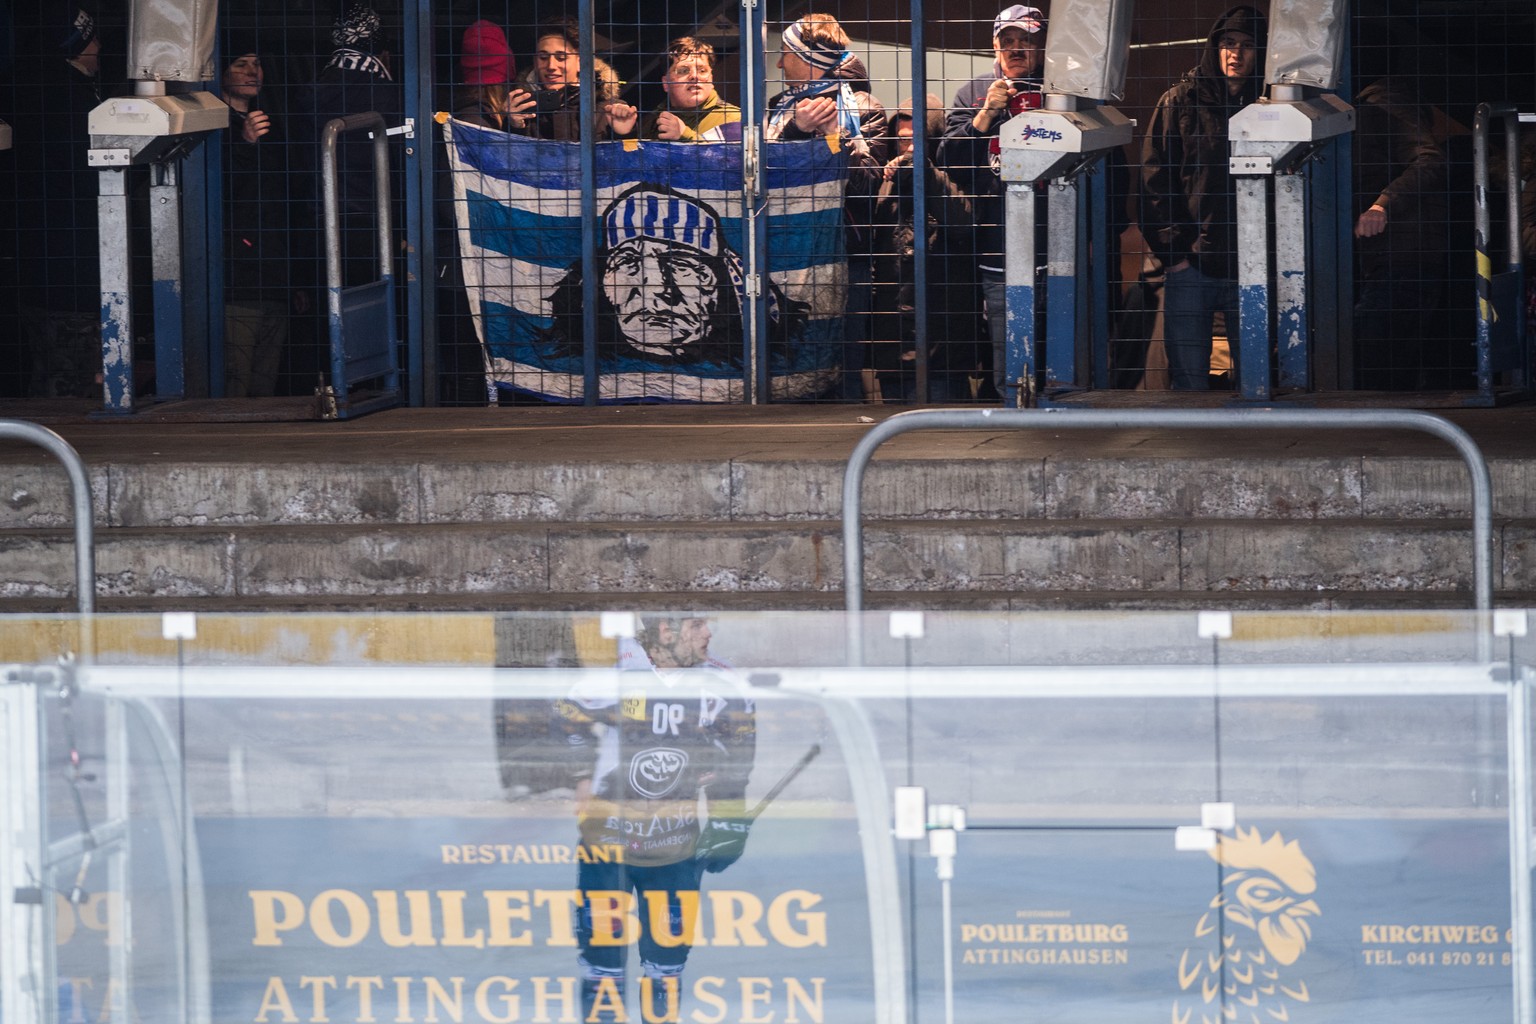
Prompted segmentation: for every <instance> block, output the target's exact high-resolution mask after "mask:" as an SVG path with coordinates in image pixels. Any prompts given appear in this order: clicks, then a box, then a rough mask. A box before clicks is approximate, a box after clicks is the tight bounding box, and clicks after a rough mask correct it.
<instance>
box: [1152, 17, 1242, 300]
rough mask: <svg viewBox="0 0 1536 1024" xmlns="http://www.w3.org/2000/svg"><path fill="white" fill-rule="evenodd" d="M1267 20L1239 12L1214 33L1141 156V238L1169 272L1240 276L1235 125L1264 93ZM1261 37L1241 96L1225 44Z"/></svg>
mask: <svg viewBox="0 0 1536 1024" xmlns="http://www.w3.org/2000/svg"><path fill="white" fill-rule="evenodd" d="M1266 27H1267V26H1266V22H1265V18H1264V15H1263V14H1261V13H1260V12H1259V11H1257V10H1255V9H1254V8H1252V7H1246V6H1242V7H1233V8H1232V9H1231V10H1229V11H1227V12H1226V13H1225V14H1223V15H1222V16H1221V17H1219V18H1217V19H1216V21H1215V23H1214V24H1213V25H1212V26H1211V32H1210V35H1208V36H1207V37H1206V41H1205V49H1204V50H1203V51H1202V52H1201V55H1200V63H1199V65H1197V66H1196V67H1194V68H1191V69H1190V70H1189V71H1188V72H1186V73H1185V75H1184V77H1183V78H1182V79H1180V80H1179V82H1178V83H1177V84H1176V85H1174V87H1173V88H1171V89H1169V90H1168V91H1167V92H1165V93H1164V94H1163V98H1162V99H1160V100H1158V101H1157V109H1156V110H1154V111H1153V113H1152V123H1151V125H1150V126H1149V127H1148V129H1147V137H1146V140H1145V142H1144V143H1143V145H1142V151H1141V177H1142V197H1141V231H1142V234H1143V235H1144V236H1145V237H1146V239H1147V244H1148V245H1149V246H1151V248H1152V250H1153V252H1155V253H1157V255H1158V258H1159V259H1161V260H1162V261H1163V264H1164V266H1167V267H1173V266H1175V265H1177V264H1178V263H1179V262H1180V261H1182V260H1186V259H1187V260H1190V261H1191V262H1193V263H1194V264H1195V265H1196V266H1197V267H1199V269H1200V272H1201V273H1203V274H1206V275H1207V276H1209V277H1219V278H1235V277H1237V196H1236V191H1235V187H1234V185H1233V181H1232V175H1231V172H1230V170H1229V169H1228V160H1229V158H1230V156H1231V154H1230V152H1229V148H1228V145H1227V121H1228V119H1230V118H1231V117H1232V115H1233V114H1235V113H1237V112H1238V111H1239V110H1241V109H1242V108H1243V107H1245V106H1247V105H1248V104H1250V103H1252V102H1254V101H1256V100H1257V99H1258V98H1259V96H1260V95H1261V94H1262V93H1263V89H1264V45H1265V42H1266V37H1267V32H1266ZM1228 32H1245V33H1247V34H1248V35H1251V36H1253V39H1254V45H1255V46H1256V47H1257V50H1258V52H1257V54H1256V59H1255V61H1254V70H1253V74H1252V75H1250V76H1249V77H1248V78H1247V79H1245V80H1244V82H1243V87H1242V88H1241V89H1240V90H1239V91H1238V92H1237V93H1235V94H1234V93H1233V92H1232V91H1231V90H1230V89H1229V88H1228V85H1227V78H1226V76H1225V74H1224V73H1223V72H1222V69H1221V49H1220V47H1219V46H1218V43H1219V42H1220V40H1221V37H1222V36H1223V35H1225V34H1226V33H1228Z"/></svg>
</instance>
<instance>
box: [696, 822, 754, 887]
mask: <svg viewBox="0 0 1536 1024" xmlns="http://www.w3.org/2000/svg"><path fill="white" fill-rule="evenodd" d="M751 828H752V822H751V821H750V820H748V819H746V818H710V819H709V823H708V824H707V825H705V826H704V830H703V831H702V832H700V833H699V843H698V846H697V847H695V852H694V858H695V860H697V861H698V863H699V864H700V865H701V866H702V867H703V868H704V870H705V871H708V872H710V873H711V874H717V873H719V872H721V871H724V870H725V869H726V868H728V867H730V866H731V865H732V864H735V863H736V862H737V861H738V860H740V859H741V855H742V854H743V853H745V852H746V849H747V834H748V831H749V830H750V829H751Z"/></svg>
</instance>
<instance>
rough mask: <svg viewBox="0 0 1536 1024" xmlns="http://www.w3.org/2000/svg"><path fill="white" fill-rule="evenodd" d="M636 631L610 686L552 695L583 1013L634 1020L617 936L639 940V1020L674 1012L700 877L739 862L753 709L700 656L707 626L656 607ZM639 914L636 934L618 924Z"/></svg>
mask: <svg viewBox="0 0 1536 1024" xmlns="http://www.w3.org/2000/svg"><path fill="white" fill-rule="evenodd" d="M636 639H637V640H638V642H639V646H640V648H641V651H638V652H637V651H634V650H633V648H631V650H630V651H629V652H628V656H627V657H625V658H622V659H621V661H622V663H623V665H622V667H633V668H635V669H637V671H633V672H624V673H622V674H621V675H620V677H619V678H620V682H619V685H618V686H617V688H615V687H613V686H611V685H603V684H600V683H595V684H591V685H587V686H579V687H578V688H577V689H576V690H575V691H573V692H572V693H571V694H570V696H568V697H566V698H565V699H563V700H560V701H557V702H556V704H555V729H556V730H557V731H558V732H559V733H560V734H561V735H562V736H563V737H564V739H565V742H566V745H567V748H568V750H569V753H570V757H571V763H572V766H573V771H574V775H575V778H576V780H577V819H578V827H579V829H580V833H581V846H582V850H583V852H582V854H581V855H580V856H579V857H578V860H579V861H580V862H581V863H580V868H579V875H578V882H579V886H580V889H581V891H582V904H581V910H580V915H579V921H578V927H577V932H578V937H579V939H580V941H581V950H582V951H581V958H580V963H581V968H582V1007H583V1019H584V1020H588V1021H599V1020H623V1019H635V1018H634V1015H631V1014H627V1013H626V1012H625V1011H624V1009H623V1001H624V976H625V972H624V961H625V947H626V946H627V945H628V944H630V943H632V942H634V941H635V940H636V938H638V946H639V952H640V965H641V968H642V970H643V971H644V972H645V977H644V979H643V980H642V981H641V1000H642V1002H643V1003H644V1004H645V1005H646V1016H645V1019H648V1020H656V1021H661V1020H665V1021H677V1020H679V1019H680V1008H679V1007H680V1002H681V1000H680V993H681V977H682V971H683V965H684V964H685V962H686V961H687V959H688V953H689V949H690V947H691V943H692V934H693V926H694V922H695V921H696V920H697V915H698V908H699V881H700V879H701V877H702V875H703V873H704V872H716V871H723V870H725V869H726V868H727V867H729V866H730V865H731V864H733V863H735V862H736V860H737V858H739V857H740V856H741V854H742V852H743V851H744V850H745V849H746V844H747V831H748V828H749V827H750V819H749V818H748V816H747V812H746V790H747V779H748V776H749V775H750V774H751V771H752V759H753V754H754V752H755V749H756V744H757V734H756V722H755V709H754V707H753V702H752V699H751V697H750V696H749V695H748V694H746V693H745V692H744V687H743V686H742V685H741V684H740V683H739V682H738V681H737V680H735V679H734V678H733V677H731V676H730V675H729V674H727V673H726V672H724V671H722V670H721V669H720V667H719V663H718V662H715V661H713V659H711V658H710V657H709V640H710V631H709V624H708V623H707V622H706V621H705V620H703V619H698V618H651V619H647V620H645V621H644V622H643V623H642V628H641V631H640V634H639V636H638V637H637V638H636ZM701 792H702V793H703V795H704V798H705V799H704V801H703V804H704V811H705V815H706V816H705V818H704V819H702V820H701V818H700V815H699V810H700V800H699V796H700V793H701ZM631 893H634V894H635V895H634V896H633V897H632V896H631V895H630V894H631ZM636 899H638V905H636V904H635V900H636ZM631 915H633V916H631ZM635 921H638V933H639V934H638V936H637V937H636V936H631V935H628V934H626V932H627V930H628V928H629V927H634V922H635ZM625 922H630V924H629V925H628V926H626V923H625Z"/></svg>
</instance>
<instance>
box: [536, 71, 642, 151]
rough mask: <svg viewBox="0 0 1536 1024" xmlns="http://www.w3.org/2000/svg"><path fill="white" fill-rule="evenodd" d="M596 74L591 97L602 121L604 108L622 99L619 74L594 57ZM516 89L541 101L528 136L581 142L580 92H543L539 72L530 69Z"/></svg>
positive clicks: (594, 110) (595, 114)
mask: <svg viewBox="0 0 1536 1024" xmlns="http://www.w3.org/2000/svg"><path fill="white" fill-rule="evenodd" d="M592 66H593V71H594V72H595V73H596V75H597V85H598V88H597V94H596V95H595V96H593V97H592V101H593V116H594V117H597V118H599V119H601V117H602V106H603V104H604V103H607V102H609V101H610V100H616V99H618V98H619V75H618V72H616V71H614V70H613V66H612V65H610V64H609V63H608V62H607V61H605V60H601V59H599V58H593V62H592ZM516 88H520V89H524V90H527V91H528V92H529V93H531V94H532V95H533V96H534V97H535V98H536V99H538V100H539V103H540V106H539V108H538V109H539V113H538V116H537V117H535V118H534V119H533V120H532V121H531V122H529V124H528V131H527V132H526V134H527V135H529V136H531V137H532V138H535V139H555V140H558V141H560V142H578V141H580V139H581V89H580V87H576V88H565V89H559V90H549V89H544V88H541V87H540V86H539V77H538V72H537V69H535V68H528V69H527V70H526V71H524V72H523V73H522V74H520V75H519V76H518V78H517V86H516Z"/></svg>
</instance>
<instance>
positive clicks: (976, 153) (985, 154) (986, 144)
mask: <svg viewBox="0 0 1536 1024" xmlns="http://www.w3.org/2000/svg"><path fill="white" fill-rule="evenodd" d="M1001 77H1003V70H1002V68H1000V67H998V66H997V63H996V62H995V61H994V62H993V65H992V72H991V74H986V75H979V76H977V77H976V78H973V79H971V80H970V82H968V83H966V84H965V85H963V86H961V87H960V89H959V90H958V91H957V92H956V93H955V99H954V102H953V103H952V104H950V111H949V117H948V118H947V120H946V121H945V127H944V139H943V141H942V142H940V143H939V155H938V161H939V163H940V165H942V166H943V167H944V169H945V170H946V171H947V172H948V173H949V175H950V177H951V178H953V179H954V181H955V183H956V184H957V185H959V186H960V189H961V190H962V191H963V192H965V193H966V194H967V195H969V196H970V197H971V204H972V207H973V211H974V213H975V217H976V237H975V243H974V248H975V250H976V257H977V262H979V263H980V264H981V265H982V266H984V267H989V268H992V269H994V270H1002V269H1003V252H1004V251H1005V250H1006V248H1007V246H1006V244H1005V240H1004V236H1005V234H1006V231H1005V228H1004V224H1005V220H1004V203H1003V195H1004V189H1003V179H1002V177H1001V175H1000V174H999V169H1000V165H999V159H1000V151H999V148H998V146H999V143H998V133H999V132H1000V131H1001V130H1002V127H1003V125H1004V124H1005V123H1006V122H1007V121H1008V119H1009V118H1010V117H1012V116H1013V115H1012V114H1010V113H1008V112H1007V111H1004V112H1003V115H1002V116H1001V117H999V118H998V119H997V120H996V121H994V122H993V123H992V127H991V128H989V129H988V130H987V131H985V132H978V131H977V130H976V126H975V125H974V124H972V123H971V122H972V120H973V119H974V118H975V117H976V111H977V110H979V109H980V108H981V105H982V104H983V103H985V102H986V99H987V90H988V89H990V88H992V83H993V82H995V81H997V80H998V79H999V78H1001ZM1024 85H1025V86H1026V90H1025V91H1028V89H1029V88H1033V89H1035V90H1039V89H1040V77H1039V76H1038V75H1036V76H1033V77H1031V78H1029V79H1026V80H1025V82H1024ZM1035 95H1037V96H1038V95H1039V93H1038V92H1036V94H1035ZM1039 105H1040V104H1039V101H1038V100H1032V101H1031V106H1035V107H1038V106H1039ZM1040 223H1041V225H1042V226H1043V225H1044V220H1043V218H1042V219H1041V221H1040Z"/></svg>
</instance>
